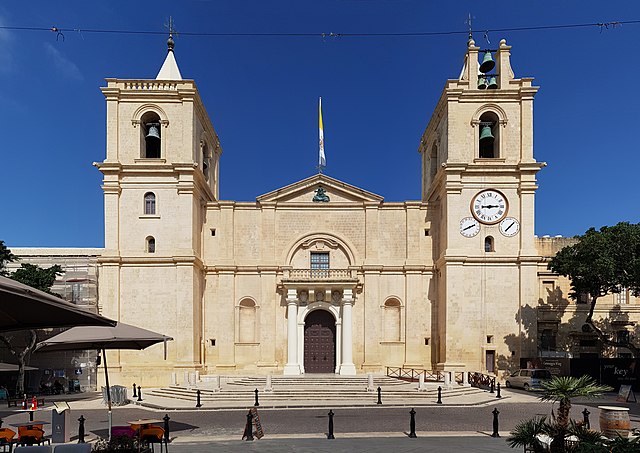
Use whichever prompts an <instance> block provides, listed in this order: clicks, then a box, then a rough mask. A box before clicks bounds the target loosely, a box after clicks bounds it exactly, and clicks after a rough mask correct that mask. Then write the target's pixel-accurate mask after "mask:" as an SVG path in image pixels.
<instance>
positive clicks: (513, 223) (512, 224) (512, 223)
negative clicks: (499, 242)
mask: <svg viewBox="0 0 640 453" xmlns="http://www.w3.org/2000/svg"><path fill="white" fill-rule="evenodd" d="M515 224H516V222H511V225H509V226H508V227H506V228H505V229H504V231H509V228H511V227H512V226H514V225H515Z"/></svg>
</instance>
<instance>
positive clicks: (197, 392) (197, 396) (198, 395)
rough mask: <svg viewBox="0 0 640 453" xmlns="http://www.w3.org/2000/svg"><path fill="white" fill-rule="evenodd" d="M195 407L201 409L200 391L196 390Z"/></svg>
mask: <svg viewBox="0 0 640 453" xmlns="http://www.w3.org/2000/svg"><path fill="white" fill-rule="evenodd" d="M196 407H202V404H200V389H198V390H196Z"/></svg>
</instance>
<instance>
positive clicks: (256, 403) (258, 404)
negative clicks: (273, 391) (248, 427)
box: [253, 389, 260, 406]
mask: <svg viewBox="0 0 640 453" xmlns="http://www.w3.org/2000/svg"><path fill="white" fill-rule="evenodd" d="M253 392H254V393H255V394H256V402H255V403H253V405H254V406H260V403H259V402H258V389H255V390H254V391H253Z"/></svg>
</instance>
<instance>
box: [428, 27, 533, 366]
mask: <svg viewBox="0 0 640 453" xmlns="http://www.w3.org/2000/svg"><path fill="white" fill-rule="evenodd" d="M510 50H511V46H508V45H507V44H506V41H505V40H502V41H500V44H499V46H498V48H497V49H487V50H486V51H481V49H480V48H479V47H477V46H476V45H475V42H474V41H473V40H472V39H470V40H469V42H468V46H467V51H466V54H465V58H464V66H463V69H462V72H461V74H460V76H459V78H458V79H455V80H448V81H447V83H446V86H445V88H444V91H443V92H442V95H441V97H440V100H439V102H438V104H437V106H436V108H435V111H434V113H433V115H432V117H431V120H430V122H429V124H428V126H427V128H426V130H425V132H424V134H423V136H422V140H421V143H420V147H419V152H420V153H421V155H422V175H423V176H422V178H423V179H422V199H423V201H426V202H428V204H429V212H430V213H431V214H430V215H431V221H432V228H431V230H432V232H433V261H434V265H435V268H436V269H435V270H436V272H435V275H436V284H435V285H434V290H433V291H431V293H430V294H431V296H430V297H431V298H432V302H433V304H434V307H435V315H434V327H433V338H434V339H435V341H434V342H433V349H432V357H434V363H433V365H434V367H438V368H440V369H446V370H462V369H465V368H466V369H467V371H485V372H496V373H497V372H498V371H499V369H505V368H507V367H508V366H509V365H511V364H514V363H517V361H518V359H519V357H520V356H526V355H527V354H530V352H531V351H523V350H522V349H523V346H522V345H523V344H527V343H526V342H525V341H524V337H525V336H526V335H528V332H527V331H526V326H527V322H528V321H527V320H525V319H523V312H526V310H523V308H525V307H526V306H527V305H529V306H535V304H536V303H537V301H536V291H537V287H536V282H537V280H536V263H537V261H538V257H537V256H536V254H537V253H536V249H535V246H534V194H535V191H536V189H537V185H536V173H537V172H538V171H539V170H540V168H541V167H542V166H543V165H544V164H541V163H538V162H536V160H535V159H534V156H533V98H534V95H535V94H536V92H537V91H538V88H537V87H534V86H532V80H533V79H531V78H525V77H522V78H515V75H514V72H513V70H512V68H511V63H510ZM480 54H483V55H482V60H483V61H482V64H480V62H479V57H480V56H481V55H480ZM493 56H495V61H494V60H493Z"/></svg>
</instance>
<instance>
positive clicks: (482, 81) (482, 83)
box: [478, 77, 487, 90]
mask: <svg viewBox="0 0 640 453" xmlns="http://www.w3.org/2000/svg"><path fill="white" fill-rule="evenodd" d="M485 88H487V79H485V78H484V77H478V89H479V90H484V89H485Z"/></svg>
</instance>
